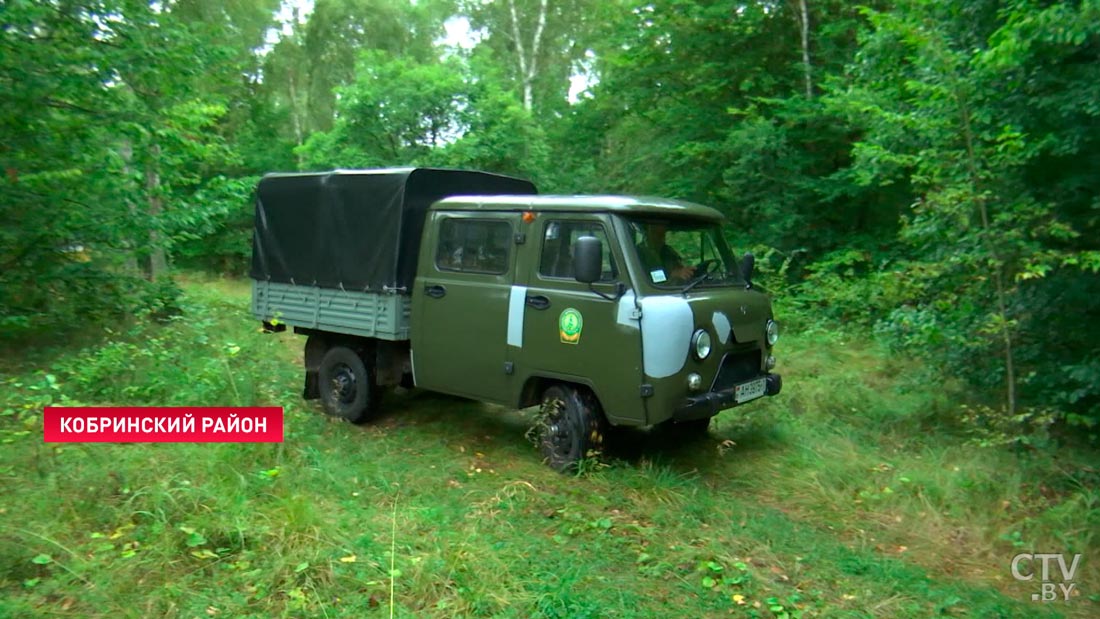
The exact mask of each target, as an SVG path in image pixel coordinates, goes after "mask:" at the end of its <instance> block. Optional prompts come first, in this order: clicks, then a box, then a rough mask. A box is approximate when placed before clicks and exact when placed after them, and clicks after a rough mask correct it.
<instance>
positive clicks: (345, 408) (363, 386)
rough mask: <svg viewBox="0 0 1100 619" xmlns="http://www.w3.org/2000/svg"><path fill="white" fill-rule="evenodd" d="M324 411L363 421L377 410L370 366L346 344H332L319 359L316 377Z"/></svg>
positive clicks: (376, 393) (376, 392) (356, 421)
mask: <svg viewBox="0 0 1100 619" xmlns="http://www.w3.org/2000/svg"><path fill="white" fill-rule="evenodd" d="M317 379H318V380H317V382H318V387H319V390H320V392H321V405H322V406H323V407H324V409H325V412H326V413H328V414H329V415H332V416H334V417H342V418H344V419H347V420H348V421H350V422H352V423H363V422H364V421H367V420H368V419H370V418H371V417H372V416H373V415H374V414H375V413H376V412H377V411H378V404H379V399H380V398H379V396H380V395H381V392H380V390H379V388H378V385H377V384H375V380H374V372H373V368H371V367H368V366H367V364H366V363H364V362H363V359H362V357H360V356H359V354H358V353H357V352H355V351H354V350H352V349H350V348H347V347H346V346H333V347H332V348H330V349H328V351H327V352H326V353H325V356H324V357H323V358H322V359H321V367H320V368H319V370H318V376H317Z"/></svg>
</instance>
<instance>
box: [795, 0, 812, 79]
mask: <svg viewBox="0 0 1100 619" xmlns="http://www.w3.org/2000/svg"><path fill="white" fill-rule="evenodd" d="M798 8H799V9H800V10H801V12H802V19H801V26H802V70H803V72H804V73H803V75H804V77H805V80H806V98H807V99H812V98H813V97H814V82H813V67H812V65H811V64H810V9H809V7H808V6H806V0H798Z"/></svg>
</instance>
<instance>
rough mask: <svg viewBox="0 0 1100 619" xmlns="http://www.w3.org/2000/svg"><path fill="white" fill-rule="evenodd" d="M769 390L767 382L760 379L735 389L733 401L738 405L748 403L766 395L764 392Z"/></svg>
mask: <svg viewBox="0 0 1100 619" xmlns="http://www.w3.org/2000/svg"><path fill="white" fill-rule="evenodd" d="M766 389H767V384H766V381H765V380H764V379H763V378H758V379H756V380H754V381H751V382H747V383H743V384H740V385H737V386H736V387H734V388H733V399H734V401H735V402H737V403H738V404H740V403H742V402H748V401H749V400H755V399H756V398H759V397H760V396H762V395H764V391H765V390H766Z"/></svg>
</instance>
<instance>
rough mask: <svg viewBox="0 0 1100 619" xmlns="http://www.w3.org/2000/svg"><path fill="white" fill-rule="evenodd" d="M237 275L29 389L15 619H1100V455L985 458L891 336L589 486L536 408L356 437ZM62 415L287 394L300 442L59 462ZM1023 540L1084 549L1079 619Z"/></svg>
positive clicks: (403, 424) (196, 292) (4, 551)
mask: <svg viewBox="0 0 1100 619" xmlns="http://www.w3.org/2000/svg"><path fill="white" fill-rule="evenodd" d="M246 294H247V290H246V288H245V287H244V286H242V285H240V284H238V283H235V282H221V281H206V282H193V283H192V284H190V285H189V286H187V295H186V297H185V298H184V300H183V306H184V313H183V315H182V317H181V318H179V319H176V320H174V321H172V322H169V323H168V324H135V325H133V326H132V327H126V328H124V329H123V328H120V329H118V330H117V332H104V333H103V336H102V339H101V341H99V342H98V343H97V344H95V345H93V346H91V347H88V348H85V349H83V350H69V351H65V354H64V355H60V356H57V357H56V358H54V359H53V360H51V361H48V363H45V362H44V363H42V364H40V365H39V366H38V367H37V368H33V369H27V370H25V371H21V372H18V373H12V374H9V375H8V376H5V377H3V381H4V382H3V385H4V392H3V395H4V400H5V403H4V405H3V407H2V412H3V413H4V415H3V416H2V417H0V440H2V441H4V442H5V444H4V445H3V448H2V449H0V496H2V497H3V499H2V500H0V516H2V518H0V617H6V616H11V617H24V616H47V615H48V616H62V617H64V616H73V617H95V616H111V617H151V616H158V617H159V616H164V617H199V616H201V617H333V618H335V617H363V616H389V615H392V616H395V617H456V616H470V617H574V618H577V617H639V618H640V617H657V616H662V617H663V616H735V617H927V616H932V615H941V614H945V615H971V616H999V617H1035V616H1055V615H1058V614H1062V615H1065V616H1071V617H1089V616H1095V611H1096V609H1097V601H1096V600H1090V599H1089V596H1092V595H1094V594H1096V593H1098V592H1100V580H1098V574H1097V568H1098V566H1100V560H1098V559H1100V557H1098V556H1097V551H1096V548H1095V543H1096V540H1095V532H1096V531H1097V530H1098V526H1097V525H1098V524H1100V522H1098V520H1097V514H1098V509H1100V506H1098V500H1097V480H1096V478H1095V472H1092V473H1090V472H1089V471H1090V470H1091V469H1089V466H1090V465H1089V464H1088V463H1089V462H1090V461H1089V460H1088V458H1089V457H1090V456H1091V455H1092V454H1088V453H1079V452H1074V451H1072V450H1067V451H1064V452H1058V453H1054V452H1040V451H1029V452H1023V453H1013V452H1008V451H1003V450H998V449H989V448H979V447H977V446H975V445H973V444H971V443H969V442H968V440H967V437H966V436H965V435H963V434H960V433H959V432H958V431H956V430H954V429H952V425H951V423H950V420H951V417H952V415H953V414H954V406H953V402H954V401H955V399H954V395H953V392H952V390H953V389H954V387H953V386H952V385H951V384H949V383H948V384H942V383H939V382H936V383H931V382H926V378H925V377H923V376H922V374H921V371H922V370H921V368H920V367H919V366H917V365H916V364H914V363H911V362H908V361H906V360H899V359H895V358H891V357H889V356H888V355H886V354H885V352H884V351H882V350H880V349H878V348H876V347H875V345H874V344H873V343H871V342H868V341H864V340H856V339H848V338H845V337H843V336H840V335H837V334H835V333H825V332H818V333H813V334H809V335H795V334H793V333H791V334H788V335H786V336H785V337H784V339H783V340H782V341H781V344H780V348H779V350H780V351H781V355H782V356H781V357H780V362H781V364H782V365H781V368H782V370H783V372H784V376H785V379H786V387H785V391H784V393H783V394H781V395H780V396H778V397H776V398H772V399H769V400H767V401H762V402H756V403H754V405H753V406H747V407H744V408H743V409H740V410H734V411H728V412H726V413H724V414H723V415H722V416H721V417H720V418H719V421H718V422H717V423H716V425H715V427H714V429H713V430H712V433H711V435H710V436H709V437H707V438H705V439H702V440H699V441H694V442H688V443H684V444H680V445H673V444H670V443H669V442H668V441H667V440H666V439H665V437H662V436H661V435H659V434H658V433H656V432H652V431H632V432H627V433H623V434H621V435H619V436H617V437H615V438H617V439H618V440H616V441H612V443H611V445H610V446H609V448H608V451H607V452H606V453H605V455H604V461H603V464H604V465H605V466H601V467H590V468H589V469H586V470H585V471H584V472H583V474H581V475H579V476H564V475H560V474H557V473H554V472H553V471H550V470H548V469H547V468H546V467H544V466H542V464H541V463H540V461H539V458H538V456H537V454H536V453H535V452H534V450H532V449H531V447H530V445H529V443H528V442H527V441H526V440H525V439H524V434H525V432H526V429H527V427H528V425H529V424H530V423H531V422H532V418H531V417H530V415H528V414H525V413H522V412H515V411H504V410H501V409H498V408H494V407H487V406H483V405H480V404H477V403H472V402H465V401H456V400H453V399H446V398H438V397H433V396H431V395H430V394H423V393H416V392H414V393H410V394H406V395H404V396H393V397H387V400H386V407H387V410H388V413H387V414H385V415H384V416H383V418H382V419H381V420H380V421H379V422H377V423H374V424H371V425H368V426H365V427H356V426H351V425H347V424H343V423H339V422H335V421H332V420H330V419H327V418H325V417H323V416H322V415H321V414H320V413H319V412H318V410H317V409H316V407H315V406H314V405H312V404H307V403H304V402H302V401H301V400H300V398H299V393H300V391H299V390H300V386H301V377H300V375H299V369H298V365H297V364H298V363H300V346H301V341H300V340H299V339H298V338H296V337H294V336H291V335H289V334H282V335H270V334H267V335H265V334H260V333H258V332H257V330H256V328H255V326H256V325H255V324H254V322H253V321H252V320H251V319H250V317H249V316H248V315H247V312H246V311H245V308H246V306H247V296H246ZM49 403H62V404H76V403H86V404H130V405H139V404H179V405H188V404H193V405H198V404H202V405H214V404H238V403H239V404H242V405H247V404H274V405H280V406H284V407H285V411H286V442H285V443H283V444H281V445H264V444H253V445H249V444H241V445H218V444H202V445H198V444H119V445H113V444H87V445H79V444H70V445H54V444H50V445H47V444H44V443H42V441H41V425H40V411H41V407H42V406H43V405H45V404H49ZM1022 550H1028V551H1037V552H1081V553H1084V554H1085V555H1086V556H1085V558H1084V560H1083V561H1082V564H1081V574H1080V575H1079V578H1078V582H1079V583H1080V584H1079V587H1078V589H1079V590H1080V591H1081V592H1082V595H1080V596H1078V597H1077V598H1074V599H1073V600H1072V601H1071V602H1070V603H1069V604H1063V605H1059V606H1043V605H1039V604H1034V603H1032V602H1031V601H1030V593H1032V590H1031V588H1029V587H1028V586H1025V585H1024V584H1020V583H1016V582H1014V581H1013V580H1012V579H1011V577H1010V574H1009V563H1010V561H1011V557H1012V556H1013V555H1014V554H1016V553H1017V552H1020V551H1022Z"/></svg>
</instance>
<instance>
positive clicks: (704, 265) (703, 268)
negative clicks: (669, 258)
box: [695, 258, 719, 277]
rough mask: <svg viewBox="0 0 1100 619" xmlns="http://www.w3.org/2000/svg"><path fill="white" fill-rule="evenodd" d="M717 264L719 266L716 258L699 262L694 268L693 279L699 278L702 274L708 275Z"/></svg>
mask: <svg viewBox="0 0 1100 619" xmlns="http://www.w3.org/2000/svg"><path fill="white" fill-rule="evenodd" d="M717 264H719V261H718V259H717V258H708V259H707V260H704V261H702V262H700V263H699V264H698V265H696V266H695V277H699V276H700V275H703V274H704V273H709V272H710V270H711V268H712V267H714V266H715V265H717Z"/></svg>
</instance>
